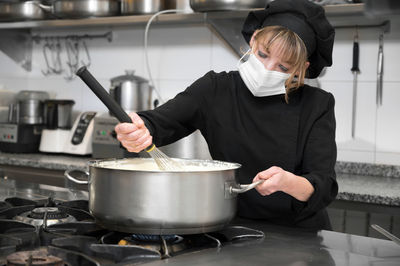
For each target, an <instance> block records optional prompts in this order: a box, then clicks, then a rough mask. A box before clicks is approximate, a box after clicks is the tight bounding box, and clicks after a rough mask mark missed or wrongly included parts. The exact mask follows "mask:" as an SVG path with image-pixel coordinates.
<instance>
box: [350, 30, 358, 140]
mask: <svg viewBox="0 0 400 266" xmlns="http://www.w3.org/2000/svg"><path fill="white" fill-rule="evenodd" d="M359 53H360V49H359V45H358V30H357V28H356V32H355V34H354V41H353V66H352V68H351V72H352V73H353V111H352V116H351V137H352V138H353V139H354V136H355V131H356V111H357V75H358V74H359V73H360V69H359V67H358V63H359Z"/></svg>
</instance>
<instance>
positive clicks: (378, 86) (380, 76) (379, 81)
mask: <svg viewBox="0 0 400 266" xmlns="http://www.w3.org/2000/svg"><path fill="white" fill-rule="evenodd" d="M382 83H383V33H381V35H379V50H378V70H377V79H376V104H377V106H381V105H382V97H383V96H382V94H383V88H382Z"/></svg>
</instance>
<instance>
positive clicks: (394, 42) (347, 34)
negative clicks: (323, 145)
mask: <svg viewBox="0 0 400 266" xmlns="http://www.w3.org/2000/svg"><path fill="white" fill-rule="evenodd" d="M107 31H109V29H108V28H100V29H98V28H96V29H95V30H94V29H90V30H79V31H78V30H74V31H65V30H57V31H36V32H34V33H35V34H40V35H54V34H56V35H66V34H83V33H89V34H102V33H104V32H107ZM353 33H354V29H337V32H336V42H335V46H334V65H333V67H331V68H329V69H327V71H326V73H325V75H324V76H323V77H322V78H321V79H320V82H321V85H322V88H323V89H325V90H327V91H330V92H332V93H333V94H334V95H335V98H336V119H337V143H338V148H339V152H338V159H339V160H342V161H356V162H368V163H383V164H397V165H400V138H399V137H398V136H399V135H400V134H399V133H400V123H399V118H398V115H399V114H400V105H399V104H397V102H398V99H400V75H399V74H398V66H399V63H398V62H399V61H400V20H397V21H395V22H394V23H392V28H391V32H390V33H389V34H385V41H384V56H385V61H384V85H383V106H381V107H379V108H377V107H376V104H375V102H376V68H377V54H378V37H379V33H380V31H379V29H376V28H368V29H359V38H360V39H359V42H360V69H361V73H360V75H359V77H358V99H357V119H356V138H355V139H354V140H352V139H351V110H352V109H351V108H352V87H353V82H352V81H353V76H352V73H351V71H350V68H351V64H352V39H353ZM143 36H144V26H143V27H138V26H135V27H130V28H128V27H124V28H119V29H113V41H112V42H111V43H109V42H108V41H106V40H90V41H87V44H88V47H89V51H90V55H91V59H92V62H91V66H90V71H91V72H92V74H93V75H95V77H96V78H98V79H99V81H100V83H101V84H102V85H103V86H104V87H105V88H109V86H110V81H109V80H110V78H112V77H115V76H118V75H122V74H124V71H125V70H126V69H133V70H135V71H136V72H135V73H136V74H137V75H140V76H143V77H146V78H147V77H148V75H147V72H146V70H145V65H144V53H143ZM42 46H43V43H40V44H35V45H34V48H33V61H32V69H33V70H32V71H31V72H26V71H25V70H23V69H22V68H21V67H20V66H19V65H17V64H16V63H15V62H14V61H12V60H11V59H10V58H9V57H8V56H6V55H5V54H4V53H2V52H0V87H1V85H3V86H4V88H6V89H10V90H15V91H19V90H46V91H49V92H51V93H53V95H54V97H55V98H57V99H67V98H68V99H74V100H75V102H76V104H75V106H74V109H75V110H82V111H86V110H93V111H106V109H105V107H104V106H103V105H102V103H101V102H100V101H99V100H98V99H97V98H96V97H95V96H94V94H93V93H92V92H91V91H90V90H89V89H88V88H87V87H86V85H84V84H83V83H82V81H81V80H80V79H75V80H73V81H67V80H66V79H65V78H64V76H66V75H67V74H62V75H58V76H56V75H53V76H43V74H42V73H41V70H44V69H45V61H44V57H43V54H42ZM149 48H150V49H149V56H150V66H151V70H152V75H153V77H154V78H155V83H156V84H155V85H156V86H157V88H158V89H159V91H160V92H161V94H162V97H163V98H165V99H168V98H171V97H173V96H174V95H175V94H176V93H178V92H180V91H182V90H184V89H185V88H186V87H187V86H188V85H190V84H191V83H192V82H193V81H194V80H196V79H197V78H199V77H201V76H202V75H204V74H205V73H206V72H207V71H209V70H211V69H213V70H215V71H224V70H226V71H229V70H234V69H236V63H237V60H238V57H237V55H236V54H235V53H233V52H232V51H231V50H230V48H229V47H228V46H227V45H226V44H225V43H224V42H223V41H222V40H221V39H220V38H219V37H217V36H216V35H214V34H213V33H212V32H211V31H210V30H209V29H208V28H207V27H205V26H188V25H175V26H155V27H153V28H151V30H150V34H149ZM62 60H63V62H64V67H65V68H66V65H65V61H66V52H65V50H63V53H62ZM396 96H397V97H396Z"/></svg>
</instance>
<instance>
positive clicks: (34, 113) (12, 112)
mask: <svg viewBox="0 0 400 266" xmlns="http://www.w3.org/2000/svg"><path fill="white" fill-rule="evenodd" d="M48 98H49V94H48V93H47V92H44V91H20V92H19V93H18V94H17V96H16V102H17V103H16V104H10V105H9V116H8V120H9V122H10V123H15V124H25V125H37V124H42V123H43V117H44V101H45V100H46V99H48Z"/></svg>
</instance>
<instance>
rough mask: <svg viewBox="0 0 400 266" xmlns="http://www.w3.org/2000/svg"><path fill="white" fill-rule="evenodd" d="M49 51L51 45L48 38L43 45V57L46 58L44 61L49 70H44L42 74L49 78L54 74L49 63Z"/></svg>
mask: <svg viewBox="0 0 400 266" xmlns="http://www.w3.org/2000/svg"><path fill="white" fill-rule="evenodd" d="M48 51H50V45H49V42H48V39H47V37H46V39H45V43H44V45H43V56H44V60H45V62H46V67H47V69H46V70H42V74H43V75H45V76H48V75H50V74H51V73H52V71H51V67H50V63H49V58H48Z"/></svg>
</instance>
